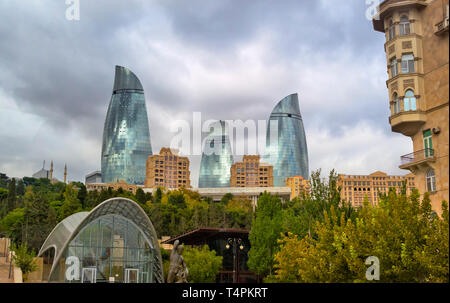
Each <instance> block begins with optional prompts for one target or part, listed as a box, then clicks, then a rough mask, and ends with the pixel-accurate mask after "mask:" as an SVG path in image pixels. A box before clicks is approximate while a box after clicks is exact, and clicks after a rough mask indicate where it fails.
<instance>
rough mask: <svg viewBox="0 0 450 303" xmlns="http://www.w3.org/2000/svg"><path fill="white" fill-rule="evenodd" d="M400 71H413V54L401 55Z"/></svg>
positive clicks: (405, 72)
mask: <svg viewBox="0 0 450 303" xmlns="http://www.w3.org/2000/svg"><path fill="white" fill-rule="evenodd" d="M402 73H403V74H407V73H414V55H413V54H405V55H403V56H402Z"/></svg>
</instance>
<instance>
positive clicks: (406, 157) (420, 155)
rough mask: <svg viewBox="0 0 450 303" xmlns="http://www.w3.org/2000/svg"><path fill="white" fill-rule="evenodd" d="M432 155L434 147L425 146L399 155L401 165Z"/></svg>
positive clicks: (431, 156)
mask: <svg viewBox="0 0 450 303" xmlns="http://www.w3.org/2000/svg"><path fill="white" fill-rule="evenodd" d="M433 157H434V149H431V148H426V149H422V150H419V151H416V152H414V153H410V154H407V155H404V156H401V157H400V160H401V163H402V164H401V165H405V164H408V163H412V162H418V161H422V160H425V159H429V158H433Z"/></svg>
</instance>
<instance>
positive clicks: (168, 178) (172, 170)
mask: <svg viewBox="0 0 450 303" xmlns="http://www.w3.org/2000/svg"><path fill="white" fill-rule="evenodd" d="M190 177H191V173H190V171H189V159H188V158H187V157H181V156H179V155H178V151H177V150H171V149H170V148H166V147H163V148H161V151H160V152H159V155H152V156H149V157H148V159H147V168H146V178H145V187H146V188H153V187H158V186H161V187H165V188H167V189H174V188H181V187H185V188H190V187H191V181H190Z"/></svg>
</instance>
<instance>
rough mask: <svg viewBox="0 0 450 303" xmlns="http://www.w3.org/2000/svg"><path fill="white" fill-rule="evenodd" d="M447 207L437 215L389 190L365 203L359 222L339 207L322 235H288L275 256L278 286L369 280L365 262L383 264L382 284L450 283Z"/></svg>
mask: <svg viewBox="0 0 450 303" xmlns="http://www.w3.org/2000/svg"><path fill="white" fill-rule="evenodd" d="M448 224H449V223H448V206H447V203H446V202H444V203H443V214H442V218H441V217H439V216H434V215H432V211H431V205H430V200H429V197H428V194H427V193H426V194H425V195H424V198H423V200H422V201H420V195H419V193H418V192H417V191H414V192H413V193H412V194H411V195H410V196H409V197H407V196H406V195H405V194H397V193H396V192H395V191H390V192H389V194H388V195H386V196H384V197H383V198H382V199H381V201H380V203H379V205H377V206H374V207H372V206H370V205H369V204H368V203H365V205H364V207H363V208H362V209H361V210H360V211H359V213H358V217H357V218H356V220H351V219H345V213H341V214H340V216H338V214H337V212H336V211H334V208H332V209H331V211H330V213H329V214H328V213H327V212H324V220H323V221H322V222H320V221H317V223H316V228H315V230H316V233H317V237H314V238H313V237H310V236H308V235H307V236H306V237H304V238H303V239H302V238H300V237H299V236H298V235H294V234H289V235H288V236H284V237H283V239H282V240H281V241H280V245H281V249H280V251H279V252H278V253H277V255H276V256H275V260H276V262H277V264H276V266H275V268H276V275H275V280H276V281H278V282H309V283H315V282H367V280H366V278H365V273H366V269H367V265H365V260H366V258H367V257H369V256H376V257H377V258H378V259H379V260H380V270H381V271H380V274H381V276H380V282H446V283H448V282H449V246H448V243H449V236H448V229H449V225H448Z"/></svg>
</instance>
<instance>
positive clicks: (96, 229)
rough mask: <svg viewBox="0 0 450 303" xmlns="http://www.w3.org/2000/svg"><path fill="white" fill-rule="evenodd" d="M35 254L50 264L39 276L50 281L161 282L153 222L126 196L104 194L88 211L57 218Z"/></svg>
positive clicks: (162, 275) (159, 257)
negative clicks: (104, 197)
mask: <svg viewBox="0 0 450 303" xmlns="http://www.w3.org/2000/svg"><path fill="white" fill-rule="evenodd" d="M39 256H43V257H44V259H48V260H47V263H48V264H50V263H51V264H52V265H51V268H50V270H48V268H47V269H46V271H45V272H46V276H44V277H43V279H48V281H49V282H67V283H98V282H114V283H155V282H157V283H162V282H164V274H163V267H162V259H161V252H160V250H159V244H158V239H157V235H156V231H155V229H154V227H153V224H152V223H151V221H150V219H149V218H148V217H147V215H146V214H145V212H144V210H142V208H141V207H140V206H139V205H138V204H137V203H136V202H134V201H132V200H129V199H126V198H112V199H109V200H106V201H105V202H103V203H101V204H100V205H98V206H97V207H95V208H94V209H93V210H92V211H91V212H89V213H87V212H81V213H76V214H74V215H72V216H70V217H68V218H66V219H64V220H63V221H61V222H60V223H59V224H58V225H57V226H56V227H55V228H54V230H53V231H52V232H51V233H50V235H49V236H48V237H47V239H46V241H45V242H44V244H43V245H42V248H41V250H40V252H39ZM46 257H48V258H46ZM47 273H48V274H47Z"/></svg>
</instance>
